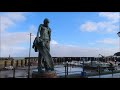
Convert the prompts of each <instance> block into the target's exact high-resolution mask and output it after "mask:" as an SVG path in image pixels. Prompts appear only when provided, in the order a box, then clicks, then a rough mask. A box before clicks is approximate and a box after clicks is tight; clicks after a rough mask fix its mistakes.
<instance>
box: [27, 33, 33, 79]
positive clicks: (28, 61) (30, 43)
mask: <svg viewBox="0 0 120 90" xmlns="http://www.w3.org/2000/svg"><path fill="white" fill-rule="evenodd" d="M29 35H30V48H29V60H28V78H30V53H31V36H33V35H32V33H30V34H29Z"/></svg>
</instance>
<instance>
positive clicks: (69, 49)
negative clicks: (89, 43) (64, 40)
mask: <svg viewBox="0 0 120 90" xmlns="http://www.w3.org/2000/svg"><path fill="white" fill-rule="evenodd" d="M115 52H117V48H90V47H79V46H74V47H73V46H69V45H56V46H51V55H52V56H56V57H65V56H68V57H97V56H98V55H99V54H104V55H105V56H109V55H113V54H114V53H115Z"/></svg>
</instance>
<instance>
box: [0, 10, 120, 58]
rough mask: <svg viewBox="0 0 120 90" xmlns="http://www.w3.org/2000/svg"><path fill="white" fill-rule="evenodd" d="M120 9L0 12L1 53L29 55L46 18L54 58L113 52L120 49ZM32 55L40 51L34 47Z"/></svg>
mask: <svg viewBox="0 0 120 90" xmlns="http://www.w3.org/2000/svg"><path fill="white" fill-rule="evenodd" d="M119 17H120V16H119V12H0V56H1V57H8V56H9V54H10V56H11V57H28V56H29V47H30V35H29V33H32V42H33V40H34V38H35V37H36V35H37V30H38V26H39V25H40V24H42V23H43V20H44V19H45V18H48V19H49V20H50V24H49V27H50V28H51V30H52V33H51V39H52V40H51V43H50V48H51V49H50V53H51V55H52V56H53V57H83V56H85V57H93V56H95V57H96V56H98V55H99V54H102V55H104V56H109V55H113V54H114V53H116V52H118V51H119V50H120V43H119V37H118V35H117V32H118V31H120V28H119V23H120V22H119ZM31 56H38V53H37V52H35V51H34V50H33V49H32V48H31Z"/></svg>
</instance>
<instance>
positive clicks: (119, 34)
mask: <svg viewBox="0 0 120 90" xmlns="http://www.w3.org/2000/svg"><path fill="white" fill-rule="evenodd" d="M117 35H118V36H119V37H120V12H119V32H118V33H117ZM119 44H120V38H119ZM119 49H120V46H119Z"/></svg>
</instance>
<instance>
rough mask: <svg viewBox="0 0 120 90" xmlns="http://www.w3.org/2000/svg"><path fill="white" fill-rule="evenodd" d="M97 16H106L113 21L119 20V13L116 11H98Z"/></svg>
mask: <svg viewBox="0 0 120 90" xmlns="http://www.w3.org/2000/svg"><path fill="white" fill-rule="evenodd" d="M99 16H100V17H104V18H107V19H108V20H111V21H112V22H114V23H115V22H118V21H119V13H118V12H100V13H99Z"/></svg>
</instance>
